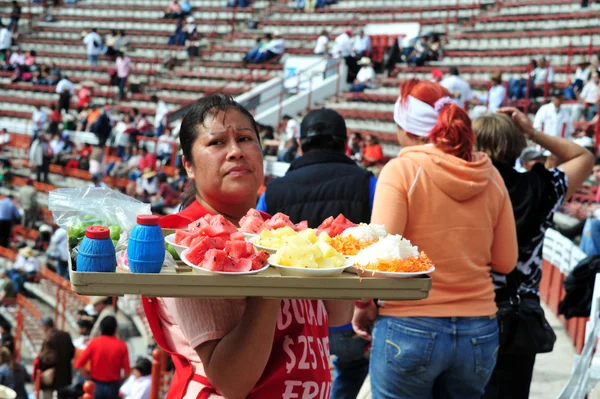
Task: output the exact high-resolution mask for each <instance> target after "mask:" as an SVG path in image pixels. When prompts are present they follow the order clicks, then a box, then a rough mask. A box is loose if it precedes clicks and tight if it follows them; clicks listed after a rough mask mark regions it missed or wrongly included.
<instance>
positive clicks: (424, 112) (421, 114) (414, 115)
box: [394, 95, 452, 137]
mask: <svg viewBox="0 0 600 399" xmlns="http://www.w3.org/2000/svg"><path fill="white" fill-rule="evenodd" d="M450 103H452V99H451V98H450V97H442V98H440V99H439V100H437V101H436V102H435V104H434V106H433V107H432V106H431V105H429V104H427V103H425V102H423V101H421V100H419V99H418V98H415V97H413V96H410V95H409V96H408V98H407V101H405V103H404V104H402V102H401V98H400V97H398V100H397V101H396V105H395V106H394V122H396V123H397V124H398V126H400V127H401V128H402V129H404V131H406V132H408V133H411V134H414V135H415V136H421V137H426V136H429V132H431V130H432V129H433V128H434V127H435V125H437V122H438V115H439V113H440V112H441V111H442V109H443V108H444V106H445V105H446V104H450Z"/></svg>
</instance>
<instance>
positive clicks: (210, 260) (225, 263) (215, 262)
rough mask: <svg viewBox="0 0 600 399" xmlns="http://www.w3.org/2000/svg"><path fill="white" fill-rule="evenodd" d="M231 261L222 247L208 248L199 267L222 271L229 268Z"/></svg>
mask: <svg viewBox="0 0 600 399" xmlns="http://www.w3.org/2000/svg"><path fill="white" fill-rule="evenodd" d="M232 264H233V262H232V261H231V259H229V257H227V252H225V251H224V250H222V249H215V248H213V249H209V250H208V251H206V254H205V256H204V260H203V261H202V264H200V267H202V268H203V269H206V270H210V271H213V272H222V271H225V269H226V268H231V266H232Z"/></svg>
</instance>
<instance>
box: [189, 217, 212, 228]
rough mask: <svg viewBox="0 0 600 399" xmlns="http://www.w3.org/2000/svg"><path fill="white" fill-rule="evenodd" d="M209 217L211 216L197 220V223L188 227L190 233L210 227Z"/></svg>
mask: <svg viewBox="0 0 600 399" xmlns="http://www.w3.org/2000/svg"><path fill="white" fill-rule="evenodd" d="M209 217H210V215H204V216H202V217H201V218H200V219H198V220H196V221H195V222H192V223H190V224H189V225H188V230H189V231H197V230H200V229H201V228H202V227H205V226H208V225H209Z"/></svg>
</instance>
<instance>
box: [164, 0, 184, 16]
mask: <svg viewBox="0 0 600 399" xmlns="http://www.w3.org/2000/svg"><path fill="white" fill-rule="evenodd" d="M180 15H181V6H180V5H179V1H178V0H173V1H172V2H171V4H169V6H168V7H167V9H166V10H165V18H179V16H180Z"/></svg>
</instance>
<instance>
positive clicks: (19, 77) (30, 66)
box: [10, 50, 36, 83]
mask: <svg viewBox="0 0 600 399" xmlns="http://www.w3.org/2000/svg"><path fill="white" fill-rule="evenodd" d="M35 57H36V52H35V51H34V50H31V51H28V52H27V53H26V54H25V58H24V60H23V63H20V64H17V65H16V67H15V69H14V73H13V75H12V77H11V78H10V79H11V82H12V83H15V82H21V81H22V82H29V81H31V80H32V79H33V73H32V72H33V71H34V70H35Z"/></svg>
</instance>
